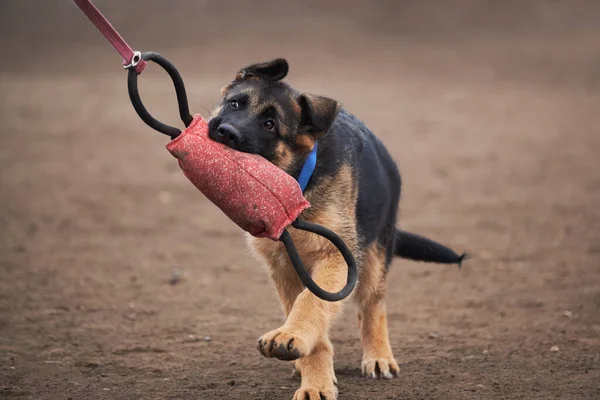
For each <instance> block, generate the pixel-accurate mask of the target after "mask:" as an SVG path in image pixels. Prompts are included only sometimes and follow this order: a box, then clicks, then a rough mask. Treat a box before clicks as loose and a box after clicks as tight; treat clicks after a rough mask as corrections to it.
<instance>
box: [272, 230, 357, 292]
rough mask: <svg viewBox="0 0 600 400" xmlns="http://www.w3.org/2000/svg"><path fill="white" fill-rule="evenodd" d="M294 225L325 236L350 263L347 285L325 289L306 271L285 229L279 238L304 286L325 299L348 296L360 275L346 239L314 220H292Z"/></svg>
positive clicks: (347, 262)
mask: <svg viewBox="0 0 600 400" xmlns="http://www.w3.org/2000/svg"><path fill="white" fill-rule="evenodd" d="M292 226H293V227H294V228H296V229H301V230H304V231H307V232H312V233H316V234H317V235H320V236H323V237H324V238H326V239H327V240H329V241H330V242H331V243H332V244H333V245H334V246H335V247H337V248H338V250H339V251H340V253H342V256H343V257H344V260H345V261H346V264H348V278H347V280H346V285H345V286H344V287H343V288H342V289H341V290H340V291H339V292H337V293H331V292H328V291H326V290H323V289H322V288H321V287H319V285H317V284H316V283H315V281H314V280H313V279H312V278H311V276H310V274H309V273H308V272H307V271H306V268H305V267H304V263H302V259H301V258H300V255H299V254H298V250H296V246H295V245H294V241H293V240H292V236H291V235H290V233H289V232H288V231H287V230H284V231H283V234H282V235H281V238H280V239H279V240H281V241H282V242H283V245H284V246H285V249H286V250H287V252H288V255H289V256H290V260H291V261H292V265H293V266H294V269H295V270H296V273H297V274H298V277H299V278H300V280H301V281H302V283H303V284H304V286H306V288H307V289H308V290H310V291H311V292H312V293H313V294H314V295H315V296H317V297H319V298H321V299H323V300H325V301H340V300H342V299H345V298H346V297H348V296H349V295H350V293H352V290H353V289H354V286H356V280H357V277H358V276H357V272H356V260H355V259H354V256H353V255H352V252H351V251H350V250H349V249H348V247H347V246H346V243H344V241H343V240H342V239H341V238H340V237H339V236H338V235H336V234H335V233H334V232H332V231H330V230H329V229H327V228H325V227H322V226H321V225H317V224H313V223H312V222H308V221H300V220H296V221H294V222H292Z"/></svg>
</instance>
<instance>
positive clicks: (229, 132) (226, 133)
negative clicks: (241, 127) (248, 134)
mask: <svg viewBox="0 0 600 400" xmlns="http://www.w3.org/2000/svg"><path fill="white" fill-rule="evenodd" d="M217 133H218V134H219V136H220V137H221V138H222V139H223V141H225V142H233V143H240V142H241V141H242V134H241V133H240V131H238V130H237V129H236V128H235V127H234V126H232V125H230V124H222V125H221V126H219V127H218V128H217Z"/></svg>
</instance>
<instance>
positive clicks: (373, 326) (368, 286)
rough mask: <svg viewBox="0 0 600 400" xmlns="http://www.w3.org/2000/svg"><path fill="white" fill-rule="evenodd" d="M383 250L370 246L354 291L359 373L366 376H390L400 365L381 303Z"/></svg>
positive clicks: (383, 278) (397, 370)
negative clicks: (395, 355) (360, 358)
mask: <svg viewBox="0 0 600 400" xmlns="http://www.w3.org/2000/svg"><path fill="white" fill-rule="evenodd" d="M385 260H386V258H385V249H384V248H381V247H380V246H378V245H377V244H374V245H373V246H371V247H370V248H369V249H368V251H367V252H366V257H365V259H364V262H363V268H362V270H361V276H360V284H359V286H358V288H357V290H356V301H357V303H358V308H359V312H358V318H359V325H360V333H361V342H362V348H363V360H362V366H361V367H362V373H363V375H365V376H366V377H369V378H384V379H391V378H393V377H394V376H397V375H398V373H399V372H400V368H399V367H398V364H397V363H396V360H395V359H394V355H393V354H392V348H391V346H390V340H389V337H388V327H387V311H386V306H385V268H386V261H385Z"/></svg>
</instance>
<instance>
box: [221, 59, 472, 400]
mask: <svg viewBox="0 0 600 400" xmlns="http://www.w3.org/2000/svg"><path fill="white" fill-rule="evenodd" d="M287 73H288V63H287V61H286V60H284V59H275V60H273V61H270V62H266V63H261V64H255V65H251V66H248V67H246V68H243V69H242V70H240V71H239V72H238V74H237V76H236V77H235V79H234V80H233V82H231V83H230V84H229V85H227V86H225V87H224V88H223V89H222V91H221V92H222V95H223V99H222V101H221V103H220V105H219V106H218V107H217V109H216V110H215V112H214V113H213V116H212V117H211V119H210V122H209V136H210V138H211V139H213V140H216V141H218V142H221V143H224V144H225V145H227V146H229V147H231V148H233V149H236V150H239V151H243V152H247V153H253V154H259V155H261V156H263V157H264V158H266V159H267V160H269V161H270V162H272V163H273V164H275V165H276V166H278V167H279V168H281V169H283V170H284V171H285V172H287V173H288V174H290V175H291V176H293V177H295V178H296V179H297V178H298V175H299V173H300V170H301V169H302V166H303V164H304V161H305V159H306V157H307V155H308V154H309V153H310V152H311V150H312V149H313V147H314V146H315V144H316V143H317V141H318V144H319V146H318V151H317V165H316V168H315V171H314V174H313V175H312V177H311V179H310V181H309V183H308V186H307V187H306V190H305V193H304V195H305V197H306V198H307V199H308V201H309V202H310V204H311V208H309V209H308V210H306V211H305V212H304V213H303V214H302V215H301V216H300V219H303V220H307V221H311V222H314V223H317V224H319V225H322V226H324V227H327V228H329V229H331V230H333V231H334V232H336V233H337V234H338V235H339V236H340V237H341V238H342V239H343V240H344V241H345V242H346V245H347V246H348V248H349V249H350V250H351V251H352V253H353V254H354V256H355V258H356V260H357V264H358V268H359V275H358V276H359V278H358V284H357V286H356V289H355V293H354V298H355V300H356V302H357V303H358V307H359V314H358V320H359V325H360V331H361V336H362V340H361V341H362V348H363V358H362V373H363V374H364V375H365V376H366V377H370V378H386V379H389V378H392V377H394V376H396V375H397V374H398V372H399V368H398V364H397V363H396V360H395V359H394V356H393V354H392V349H391V347H390V342H389V339H388V330H387V316H386V306H385V278H386V273H387V270H388V267H389V265H390V263H391V261H392V258H393V257H394V256H400V257H404V258H410V259H413V260H420V261H431V262H442V263H459V264H460V262H461V261H462V259H463V257H464V255H463V256H458V255H457V254H456V253H454V252H453V251H452V250H450V249H448V248H446V247H444V246H442V245H440V244H438V243H435V242H433V241H431V240H429V239H426V238H424V237H421V236H417V235H414V234H410V233H407V232H403V231H400V230H398V229H397V228H396V214H397V212H398V202H399V200H400V186H401V182H400V174H399V172H398V168H397V167H396V164H395V163H394V161H393V160H392V158H391V157H390V155H389V153H388V152H387V150H386V149H385V147H384V146H383V144H382V143H381V142H380V141H379V140H378V139H377V138H376V137H375V136H374V135H373V133H372V132H371V131H369V129H367V127H366V126H365V125H364V124H363V123H362V122H361V121H360V120H359V119H357V118H356V117H354V116H353V115H352V114H350V113H349V112H347V111H346V110H344V109H343V108H342V107H341V105H340V104H339V103H338V102H337V101H335V100H332V99H329V98H326V97H321V96H317V95H312V94H306V93H300V92H298V91H296V90H294V89H293V88H291V87H290V86H289V85H287V84H286V83H284V82H282V81H281V80H282V79H283V78H284V77H285V76H286V75H287ZM289 230H290V234H291V235H292V238H293V239H294V242H295V244H296V247H297V249H298V252H299V254H300V256H301V257H302V260H303V261H304V264H305V265H306V267H307V269H308V270H309V272H310V273H311V276H312V278H313V279H314V280H315V282H316V283H317V284H318V285H319V286H321V287H322V288H323V289H325V290H327V291H330V292H335V291H338V290H340V289H341V288H342V287H343V286H344V284H345V282H346V277H347V266H346V263H345V262H344V259H343V258H342V256H341V254H340V253H339V252H338V250H337V249H336V248H335V247H333V246H332V245H331V244H330V243H329V242H328V241H326V240H325V239H323V238H321V237H320V236H317V235H314V234H311V233H307V232H304V231H299V230H295V229H293V228H289ZM249 242H250V245H251V247H252V248H253V250H254V252H255V254H256V255H257V256H258V257H259V258H260V259H262V260H263V261H264V262H265V263H266V264H267V266H268V268H269V272H270V275H271V278H272V279H273V282H274V284H275V288H276V290H277V293H278V295H279V298H280V300H281V305H282V307H283V311H284V312H285V315H286V316H287V319H286V321H285V323H284V324H283V325H282V326H281V327H279V328H277V329H275V330H273V331H271V332H267V333H265V334H264V335H263V336H262V337H261V338H260V339H259V340H258V351H259V353H260V354H262V355H263V356H264V357H268V358H272V357H274V358H278V359H280V360H287V361H293V364H294V370H295V372H297V373H298V374H299V375H300V376H301V377H302V384H301V387H300V389H298V390H297V391H296V394H295V395H294V399H295V400H305V399H310V400H321V399H328V400H333V399H336V398H337V379H336V377H335V373H334V369H333V346H332V344H331V341H330V340H329V336H328V333H329V327H330V325H331V323H332V320H333V319H334V316H335V315H336V314H337V313H338V311H339V310H340V308H341V304H340V302H336V303H330V302H326V301H323V300H321V299H319V298H317V297H316V296H315V295H313V294H312V293H311V292H310V291H308V290H307V289H305V288H304V286H303V285H302V283H301V282H300V279H299V278H298V276H297V275H296V272H295V271H294V269H293V267H292V265H291V263H290V261H289V258H288V256H287V254H286V252H285V249H284V247H283V244H282V243H281V242H274V241H271V240H269V239H257V238H252V237H249Z"/></svg>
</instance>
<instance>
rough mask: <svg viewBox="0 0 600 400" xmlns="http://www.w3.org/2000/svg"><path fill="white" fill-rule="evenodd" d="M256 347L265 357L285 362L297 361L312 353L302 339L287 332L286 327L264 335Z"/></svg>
mask: <svg viewBox="0 0 600 400" xmlns="http://www.w3.org/2000/svg"><path fill="white" fill-rule="evenodd" d="M256 347H257V349H258V352H259V353H260V354H261V355H263V356H264V357H267V358H278V359H280V360H285V361H291V360H297V359H298V358H300V357H302V356H304V355H306V354H308V353H309V352H310V349H308V346H307V345H306V341H305V340H304V339H302V337H300V336H299V335H297V334H294V333H292V332H289V331H287V330H286V328H284V327H281V328H279V329H275V330H274V331H271V332H267V333H265V334H264V335H262V336H261V337H260V339H258V343H257V346H256Z"/></svg>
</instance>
